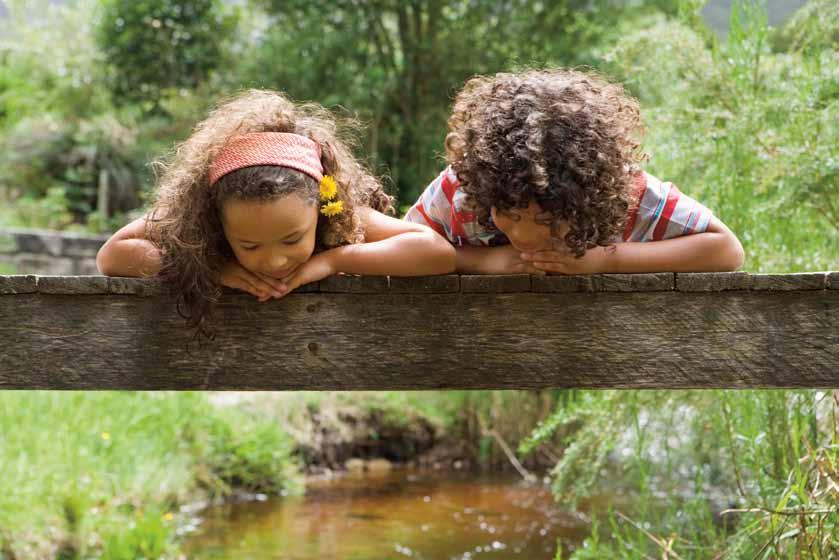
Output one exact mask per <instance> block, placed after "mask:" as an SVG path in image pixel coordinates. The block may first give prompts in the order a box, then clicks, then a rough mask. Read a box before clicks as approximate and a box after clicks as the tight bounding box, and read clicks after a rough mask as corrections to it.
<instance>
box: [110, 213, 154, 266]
mask: <svg viewBox="0 0 839 560" xmlns="http://www.w3.org/2000/svg"><path fill="white" fill-rule="evenodd" d="M147 218H148V215H146V216H143V217H142V218H138V219H136V220H134V221H133V222H131V223H130V224H128V225H126V226H124V227H123V228H122V229H120V230H119V231H118V232H116V233H115V234H113V235H112V236H111V237H110V239H108V241H106V242H105V244H104V245H102V247H101V248H100V249H99V253H97V255H96V266H97V267H98V268H99V272H100V273H102V274H104V275H106V276H154V275H155V274H157V273H158V272H159V271H160V266H161V256H160V250H159V249H158V248H157V247H156V246H155V245H154V244H153V243H152V242H151V241H149V240H148V239H146V219H147Z"/></svg>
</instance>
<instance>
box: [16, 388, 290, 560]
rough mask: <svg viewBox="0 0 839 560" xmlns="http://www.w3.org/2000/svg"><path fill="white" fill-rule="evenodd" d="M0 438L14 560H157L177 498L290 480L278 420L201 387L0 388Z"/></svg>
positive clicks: (172, 546) (168, 543) (271, 488)
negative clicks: (219, 400)
mask: <svg viewBox="0 0 839 560" xmlns="http://www.w3.org/2000/svg"><path fill="white" fill-rule="evenodd" d="M0 434H2V436H0V465H3V476H2V477H0V540H2V541H3V542H4V544H3V545H2V546H0V551H2V550H3V547H4V546H5V547H6V548H7V549H8V550H7V553H9V550H10V551H13V552H14V553H15V554H16V555H17V556H18V557H21V558H28V557H40V556H42V555H46V556H50V555H53V554H55V555H58V554H59V553H61V554H63V555H64V556H63V557H66V558H74V557H80V558H81V557H85V558H87V557H100V556H101V557H105V558H114V559H116V558H137V557H146V558H157V557H159V556H161V555H164V554H169V553H172V552H173V551H175V550H176V546H177V544H176V540H175V538H174V537H175V529H176V527H177V525H178V522H179V521H180V515H179V513H178V512H179V509H178V508H179V506H180V505H182V504H184V503H188V502H191V501H194V500H198V499H203V498H206V497H211V496H218V495H226V494H228V493H229V492H230V491H231V490H232V489H234V488H243V489H247V490H252V491H263V492H279V491H280V490H282V489H294V488H296V485H297V481H296V479H295V476H294V473H295V472H296V468H295V466H294V464H293V462H292V461H291V459H290V451H291V444H290V438H288V437H287V436H286V435H285V433H284V432H283V431H282V430H281V429H280V428H279V427H278V425H277V424H276V423H272V422H267V421H264V420H261V419H259V418H256V417H253V416H250V415H248V414H246V413H244V412H242V411H240V410H235V409H222V410H219V409H217V408H215V407H213V406H211V405H210V404H209V403H208V401H207V400H206V397H205V395H202V394H199V393H178V394H170V393H129V392H122V393H116V392H113V393H112V392H102V393H64V392H15V391H8V392H2V393H0ZM62 551H63V552H62ZM0 556H2V555H0Z"/></svg>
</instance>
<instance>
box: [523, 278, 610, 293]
mask: <svg viewBox="0 0 839 560" xmlns="http://www.w3.org/2000/svg"><path fill="white" fill-rule="evenodd" d="M530 282H531V288H532V290H533V291H534V292H540V293H550V294H553V293H564V292H591V291H593V290H594V287H593V286H592V283H591V276H559V275H550V276H547V275H534V276H533V277H532V278H531V279H530Z"/></svg>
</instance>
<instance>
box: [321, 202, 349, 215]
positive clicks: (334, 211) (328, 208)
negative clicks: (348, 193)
mask: <svg viewBox="0 0 839 560" xmlns="http://www.w3.org/2000/svg"><path fill="white" fill-rule="evenodd" d="M343 211H344V202H343V201H342V200H336V201H335V202H329V203H327V204H324V205H323V206H322V207H321V209H320V213H321V214H323V215H324V216H337V215H338V214H340V213H341V212H343Z"/></svg>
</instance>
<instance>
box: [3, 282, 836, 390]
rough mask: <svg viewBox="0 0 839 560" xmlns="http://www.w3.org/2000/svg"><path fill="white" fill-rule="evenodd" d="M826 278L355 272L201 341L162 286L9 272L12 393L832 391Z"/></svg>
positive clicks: (832, 295) (223, 309)
mask: <svg viewBox="0 0 839 560" xmlns="http://www.w3.org/2000/svg"><path fill="white" fill-rule="evenodd" d="M819 274H821V278H822V280H821V282H822V284H821V285H822V289H816V288H813V287H812V286H814V285H816V281H815V280H814V279H813V277H812V276H804V275H791V276H793V278H791V279H789V280H787V281H786V282H780V281H778V280H777V279H773V280H772V282H774V283H776V284H777V286H778V287H777V288H771V287H766V288H762V289H739V288H738V289H726V288H725V286H730V285H737V283H738V282H745V281H746V280H745V279H742V278H741V279H739V280H731V281H728V280H723V279H720V278H716V277H713V278H712V277H705V278H698V277H697V278H695V279H691V280H689V282H690V283H689V284H687V286H688V287H690V288H692V289H690V290H682V291H680V290H679V289H673V287H676V288H678V287H679V285H680V283H679V278H680V277H681V275H676V276H674V275H663V276H660V275H652V276H653V277H652V278H650V277H648V278H638V279H634V278H629V279H627V278H623V276H626V275H609V276H614V277H615V278H612V279H610V280H609V282H604V281H602V280H596V278H600V277H561V276H547V277H541V276H534V277H532V279H531V283H530V287H529V288H528V287H527V283H526V282H525V281H524V280H523V279H516V277H509V279H493V278H492V277H485V279H483V280H480V281H477V280H472V279H470V278H469V277H464V278H460V277H458V276H441V277H428V278H425V279H404V278H400V279H397V278H390V279H389V281H388V279H371V280H369V282H368V281H367V280H363V279H358V280H356V279H354V278H358V277H350V278H349V279H346V280H338V281H337V282H345V284H343V286H344V287H346V286H349V288H348V291H337V290H338V289H339V287H336V285H335V284H327V285H326V288H327V289H328V290H331V291H324V292H320V291H318V292H309V293H293V294H291V295H289V296H287V297H286V298H284V299H282V300H272V301H269V302H266V303H262V304H260V303H258V302H257V301H256V300H255V298H253V297H252V296H248V295H240V294H233V293H226V294H225V295H224V296H223V297H222V303H221V305H220V306H219V310H218V314H217V315H218V317H217V319H218V321H217V324H218V333H217V336H216V338H215V340H213V341H205V342H203V343H201V344H199V343H197V342H195V341H191V337H190V333H189V332H187V331H186V330H185V328H184V326H183V319H181V318H180V317H179V316H178V314H177V313H176V311H175V305H174V302H173V300H172V299H170V298H168V297H166V296H165V295H161V292H160V291H159V286H157V285H156V284H154V283H153V282H151V281H143V280H131V281H126V279H113V278H111V279H103V278H101V277H100V280H97V281H94V282H90V278H85V279H84V280H78V279H70V278H65V279H63V280H62V279H57V278H53V279H50V280H46V281H45V280H44V279H45V277H0V294H3V295H0V388H5V389H148V390H162V389H175V390H188V389H202V390H234V389H236V390H303V389H307V390H362V389H363V390H368V389H381V390H384V389H396V390H400V389H444V388H450V389H520V388H538V387H592V388H633V389H639V388H697V387H699V388H711V387H714V388H759V387H813V388H816V387H818V388H837V387H839V290H835V289H824V288H826V287H827V286H828V282H827V278H828V274H827V273H819ZM643 276H648V275H643ZM816 276H818V275H816ZM668 278H669V279H670V281H673V280H674V279H675V284H673V283H668V282H670V281H668ZM831 278H833V277H831ZM102 280H105V283H104V286H105V288H102V286H103V284H102ZM383 280H385V281H386V282H385V283H384V284H383V283H382V281H383ZM395 280H397V281H398V282H396V284H397V285H396V286H395V287H394V281H395ZM328 282H336V280H334V279H330V280H329V281H328ZM703 282H704V284H703ZM767 282H768V281H767ZM33 283H34V288H33ZM85 283H89V285H87V286H85V285H84V284H85ZM796 283H798V284H796ZM493 285H495V286H496V287H497V288H498V291H496V292H492V291H481V290H490V289H491V287H492V286H493ZM668 285H669V286H671V288H670V289H666V288H667V286H668ZM793 285H799V286H800V288H798V289H791V288H790V286H793ZM143 286H146V287H145V288H144V287H143ZM330 286H331V287H330ZM516 286H518V287H519V288H521V290H522V291H520V292H515V291H508V290H511V289H513V288H515V287H516ZM569 286H571V287H573V288H574V289H571V290H569V289H566V288H568V287H569ZM580 286H584V287H585V289H582V290H581V289H579V287H580ZM628 286H635V287H636V291H626V290H627V289H628ZM684 286H685V284H682V287H683V288H684ZM702 286H705V287H706V288H707V289H705V288H702ZM719 286H723V288H722V289H719ZM42 287H43V288H44V289H45V291H35V290H40V289H41V288H42ZM344 287H340V289H344ZM700 288H702V289H700ZM103 289H104V292H103V291H102V290H103ZM310 289H314V288H310ZM317 289H318V290H320V289H321V286H320V285H318V286H317ZM356 289H358V290H361V291H354V290H356ZM374 289H375V290H378V291H374ZM13 290H17V291H13ZM73 290H75V291H73ZM156 290H157V291H156ZM446 290H449V291H446Z"/></svg>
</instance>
